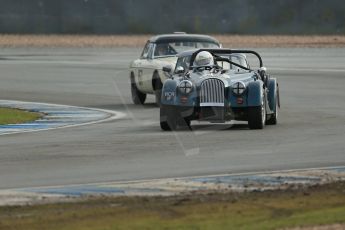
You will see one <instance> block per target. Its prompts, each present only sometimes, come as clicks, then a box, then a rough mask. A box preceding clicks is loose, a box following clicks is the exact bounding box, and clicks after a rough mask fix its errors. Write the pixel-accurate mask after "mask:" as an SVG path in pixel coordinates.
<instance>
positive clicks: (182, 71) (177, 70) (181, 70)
mask: <svg viewBox="0 0 345 230" xmlns="http://www.w3.org/2000/svg"><path fill="white" fill-rule="evenodd" d="M176 73H177V74H182V73H184V68H183V67H182V66H178V67H177V68H176Z"/></svg>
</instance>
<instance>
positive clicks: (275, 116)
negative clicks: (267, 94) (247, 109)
mask: <svg viewBox="0 0 345 230" xmlns="http://www.w3.org/2000/svg"><path fill="white" fill-rule="evenodd" d="M275 98H276V100H275V105H274V106H275V112H274V113H273V114H272V115H271V116H270V118H269V119H268V120H267V121H266V125H276V124H277V123H278V109H279V89H278V88H277V91H276V93H275Z"/></svg>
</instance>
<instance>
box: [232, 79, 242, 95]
mask: <svg viewBox="0 0 345 230" xmlns="http://www.w3.org/2000/svg"><path fill="white" fill-rule="evenodd" d="M231 88H232V92H233V93H234V94H236V95H241V94H243V92H244V91H245V90H246V85H245V84H244V83H243V82H240V81H239V82H236V83H234V84H232V86H231Z"/></svg>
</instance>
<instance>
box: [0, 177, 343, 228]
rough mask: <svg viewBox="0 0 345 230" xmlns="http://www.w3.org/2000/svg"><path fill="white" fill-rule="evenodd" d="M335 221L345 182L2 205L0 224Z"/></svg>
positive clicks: (110, 225)
mask: <svg viewBox="0 0 345 230" xmlns="http://www.w3.org/2000/svg"><path fill="white" fill-rule="evenodd" d="M334 223H345V183H338V184H331V185H323V186H313V187H310V188H304V189H299V190H287V191H267V192H251V193H242V194H238V193H212V194H189V195H179V196H174V197H122V198H121V197H118V198H104V197H103V198H93V199H89V200H84V201H80V202H75V203H63V204H45V205H37V206H22V207H1V208H0V229H26V230H30V229H50V230H55V229H65V230H69V229H73V230H80V229H83V230H84V229H95V230H98V229H99V230H100V229H107V230H111V229H114V230H115V229H140V230H141V229H212V230H217V229H279V228H288V227H294V226H314V225H327V224H334Z"/></svg>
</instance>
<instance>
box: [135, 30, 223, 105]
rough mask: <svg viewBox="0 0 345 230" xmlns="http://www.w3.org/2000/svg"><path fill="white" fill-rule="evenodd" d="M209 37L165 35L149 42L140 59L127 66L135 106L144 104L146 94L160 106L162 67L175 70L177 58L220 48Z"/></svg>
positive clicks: (162, 78) (178, 34)
mask: <svg viewBox="0 0 345 230" xmlns="http://www.w3.org/2000/svg"><path fill="white" fill-rule="evenodd" d="M220 47H221V45H220V43H219V42H218V41H217V40H216V39H215V38H213V37H211V36H206V35H198V34H185V33H175V34H164V35H157V36H154V37H152V38H151V39H149V40H148V41H147V43H146V45H145V47H144V49H143V51H142V54H141V56H140V58H139V59H137V60H135V61H133V62H131V64H130V67H129V68H130V74H129V76H130V82H131V92H132V99H133V102H134V104H144V103H145V100H146V94H155V96H156V103H157V104H158V105H159V104H160V98H161V90H162V86H163V82H164V81H165V80H166V79H167V78H168V77H169V76H167V73H166V72H164V71H163V67H170V69H174V68H175V65H176V61H177V56H176V55H177V54H178V53H181V52H183V51H187V50H191V49H199V48H200V49H201V48H220Z"/></svg>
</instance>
